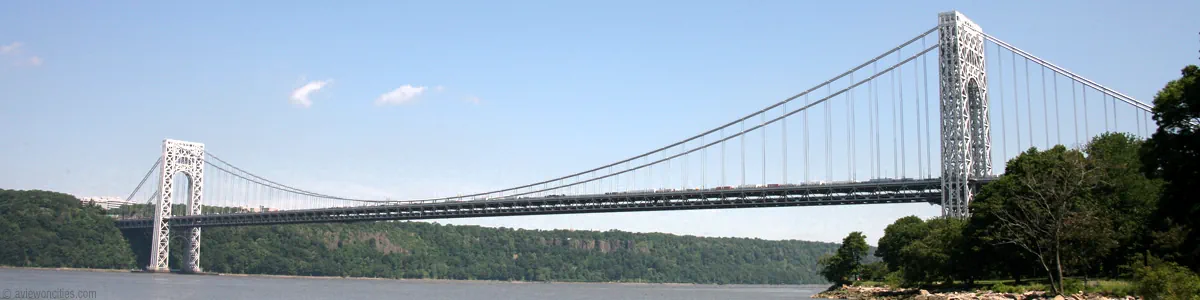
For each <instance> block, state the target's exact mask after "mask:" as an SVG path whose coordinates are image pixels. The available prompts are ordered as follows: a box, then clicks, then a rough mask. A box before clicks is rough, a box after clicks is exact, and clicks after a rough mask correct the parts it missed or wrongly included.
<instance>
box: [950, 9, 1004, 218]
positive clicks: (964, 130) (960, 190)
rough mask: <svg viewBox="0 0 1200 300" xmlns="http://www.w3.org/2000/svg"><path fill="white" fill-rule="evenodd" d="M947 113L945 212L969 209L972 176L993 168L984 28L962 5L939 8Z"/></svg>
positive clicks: (955, 213)
mask: <svg viewBox="0 0 1200 300" xmlns="http://www.w3.org/2000/svg"><path fill="white" fill-rule="evenodd" d="M938 33H939V38H938V52H939V53H940V55H939V56H938V63H939V64H938V65H939V70H940V77H941V78H940V79H941V82H940V87H941V113H942V215H943V216H949V217H956V218H965V217H967V216H968V215H969V214H970V211H969V210H968V205H969V204H970V203H971V198H972V194H973V187H972V185H971V181H970V180H971V178H973V177H982V176H987V175H988V174H991V172H992V160H991V148H992V145H991V136H990V134H989V132H990V131H989V127H990V122H989V120H988V100H987V86H988V85H987V72H986V70H987V66H986V65H987V63H986V60H985V59H984V47H983V45H984V42H983V41H984V37H983V30H982V29H980V28H979V25H976V24H975V22H971V20H970V19H967V17H966V16H963V15H962V14H961V13H959V12H957V11H951V12H945V13H940V14H938Z"/></svg>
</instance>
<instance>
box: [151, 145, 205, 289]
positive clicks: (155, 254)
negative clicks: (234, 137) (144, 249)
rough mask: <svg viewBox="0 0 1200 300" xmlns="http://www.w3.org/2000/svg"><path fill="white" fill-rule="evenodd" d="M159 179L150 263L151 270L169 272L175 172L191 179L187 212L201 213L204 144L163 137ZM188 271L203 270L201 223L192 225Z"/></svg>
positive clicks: (188, 244)
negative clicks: (201, 264)
mask: <svg viewBox="0 0 1200 300" xmlns="http://www.w3.org/2000/svg"><path fill="white" fill-rule="evenodd" d="M160 170H161V171H162V173H161V175H162V176H161V179H160V180H159V185H158V187H159V189H158V190H159V194H158V203H157V204H156V206H155V210H154V240H153V242H152V243H150V265H149V266H147V268H146V269H147V270H149V271H154V272H169V271H170V270H171V269H170V266H168V265H167V257H168V256H169V255H170V253H171V251H170V249H171V247H170V242H171V228H170V224H168V221H169V220H170V218H171V199H172V198H171V197H172V192H174V186H175V184H176V182H175V174H176V173H183V175H184V176H186V177H187V180H188V203H187V214H188V215H199V214H200V204H201V202H200V200H201V199H203V198H202V196H203V191H204V144H201V143H191V142H184V141H177V140H171V139H167V140H163V155H162V164H161V169H160ZM188 231H189V232H188V233H189V234H188V238H187V240H186V241H187V248H188V251H187V252H186V254H185V255H187V257H185V258H184V264H186V265H185V266H184V267H183V269H182V270H183V271H184V272H200V227H192V228H189V229H188Z"/></svg>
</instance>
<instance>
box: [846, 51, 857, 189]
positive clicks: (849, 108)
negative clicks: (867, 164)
mask: <svg viewBox="0 0 1200 300" xmlns="http://www.w3.org/2000/svg"><path fill="white" fill-rule="evenodd" d="M850 83H851V84H853V83H854V73H850ZM846 117H847V118H846V125H847V126H846V139H847V140H846V147H847V148H849V151H848V152H849V153H850V154H849V156H850V159H848V162H847V164H848V166H849V167H850V169H848V171H847V172H848V173H850V180H855V176H854V175H855V173H857V170H855V169H854V157H855V156H857V155H856V154H857V153H856V152H855V151H854V150H855V149H854V123H855V120H854V89H850V90H849V91H846Z"/></svg>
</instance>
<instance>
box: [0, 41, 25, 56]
mask: <svg viewBox="0 0 1200 300" xmlns="http://www.w3.org/2000/svg"><path fill="white" fill-rule="evenodd" d="M24 45H25V44H22V43H21V42H12V44H8V45H3V46H0V54H12V53H17V51H19V50H21V46H24Z"/></svg>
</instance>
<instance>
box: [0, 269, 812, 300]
mask: <svg viewBox="0 0 1200 300" xmlns="http://www.w3.org/2000/svg"><path fill="white" fill-rule="evenodd" d="M825 287H826V286H822V285H791V286H768V285H670V284H621V283H510V282H489V281H450V280H446V281H440V280H372V279H342V278H304V277H260V276H204V275H178V274H149V273H129V272H89V271H61V270H38V269H11V268H0V299H181V300H182V299H384V298H386V299H447V300H463V299H488V300H498V299H556V300H557V299H581V300H584V299H596V300H601V299H603V300H617V299H667V300H670V299H689V300H690V299H805V298H808V297H809V296H811V295H812V294H814V293H817V292H819V291H821V290H823V289H824V288H825Z"/></svg>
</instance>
